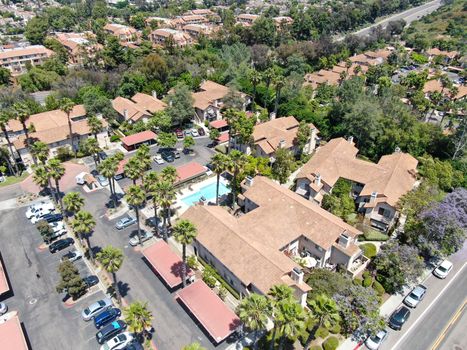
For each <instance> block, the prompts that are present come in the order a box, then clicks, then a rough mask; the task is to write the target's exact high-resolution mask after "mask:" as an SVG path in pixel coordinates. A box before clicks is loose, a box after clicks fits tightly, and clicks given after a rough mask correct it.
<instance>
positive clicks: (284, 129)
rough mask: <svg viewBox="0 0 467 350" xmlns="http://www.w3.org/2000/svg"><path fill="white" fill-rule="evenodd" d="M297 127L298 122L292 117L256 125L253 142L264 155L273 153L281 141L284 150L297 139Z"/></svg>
mask: <svg viewBox="0 0 467 350" xmlns="http://www.w3.org/2000/svg"><path fill="white" fill-rule="evenodd" d="M298 126H299V123H298V121H297V120H296V119H295V118H294V117H292V116H291V117H284V118H277V119H273V120H270V121H267V122H265V123H261V124H257V125H255V128H254V130H253V135H252V137H253V142H254V143H255V144H256V145H257V146H258V147H261V149H262V150H263V151H264V152H265V153H266V154H271V153H273V152H274V151H275V150H276V149H277V148H278V147H279V143H280V142H281V140H283V141H285V146H284V147H285V148H291V147H292V146H293V145H294V142H295V139H296V137H297V131H298Z"/></svg>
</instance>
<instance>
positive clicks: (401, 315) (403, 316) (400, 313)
mask: <svg viewBox="0 0 467 350" xmlns="http://www.w3.org/2000/svg"><path fill="white" fill-rule="evenodd" d="M409 317H410V310H409V309H408V308H407V307H405V306H401V307H400V308H398V309H397V310H396V311H394V312H393V313H392V315H391V317H390V318H389V327H391V328H392V329H395V330H396V331H400V330H401V329H402V326H403V325H404V323H406V322H407V320H408V319H409Z"/></svg>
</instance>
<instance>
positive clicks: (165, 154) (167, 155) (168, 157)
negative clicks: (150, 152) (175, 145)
mask: <svg viewBox="0 0 467 350" xmlns="http://www.w3.org/2000/svg"><path fill="white" fill-rule="evenodd" d="M161 156H162V159H164V160H165V161H166V162H167V163H172V162H173V161H174V160H175V154H174V152H172V151H162V152H161Z"/></svg>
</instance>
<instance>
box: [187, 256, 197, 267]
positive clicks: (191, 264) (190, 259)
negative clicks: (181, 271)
mask: <svg viewBox="0 0 467 350" xmlns="http://www.w3.org/2000/svg"><path fill="white" fill-rule="evenodd" d="M186 264H187V265H188V267H189V268H190V269H192V270H198V259H196V255H190V256H189V257H188V258H187V259H186Z"/></svg>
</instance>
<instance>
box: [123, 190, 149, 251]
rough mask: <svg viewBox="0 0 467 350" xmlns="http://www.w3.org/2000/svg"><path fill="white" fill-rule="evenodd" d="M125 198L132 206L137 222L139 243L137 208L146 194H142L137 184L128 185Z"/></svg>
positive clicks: (139, 227)
mask: <svg viewBox="0 0 467 350" xmlns="http://www.w3.org/2000/svg"><path fill="white" fill-rule="evenodd" d="M125 200H126V202H127V203H128V205H129V206H130V207H132V208H133V210H134V211H135V215H136V223H137V224H138V238H139V244H141V245H142V244H143V243H142V241H141V225H140V222H139V210H140V208H141V206H142V205H143V203H144V201H145V200H146V195H145V194H144V191H143V189H142V188H141V187H140V186H138V185H131V186H130V187H128V190H127V192H126V195H125Z"/></svg>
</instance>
